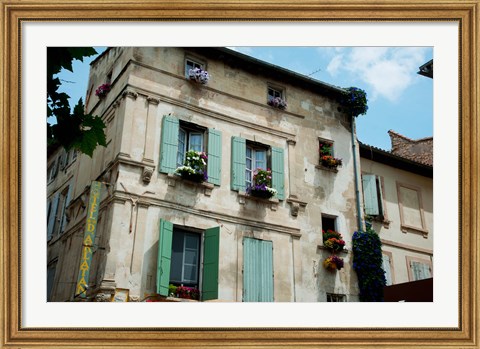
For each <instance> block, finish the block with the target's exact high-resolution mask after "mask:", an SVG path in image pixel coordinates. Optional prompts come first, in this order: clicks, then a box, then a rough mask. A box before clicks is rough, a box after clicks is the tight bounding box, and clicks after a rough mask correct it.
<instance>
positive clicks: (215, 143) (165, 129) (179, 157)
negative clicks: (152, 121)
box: [159, 115, 222, 185]
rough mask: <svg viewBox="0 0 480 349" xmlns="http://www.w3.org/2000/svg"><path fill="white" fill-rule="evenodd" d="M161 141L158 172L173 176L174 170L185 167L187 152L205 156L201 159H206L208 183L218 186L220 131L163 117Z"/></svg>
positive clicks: (220, 159) (172, 117)
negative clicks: (199, 153)
mask: <svg viewBox="0 0 480 349" xmlns="http://www.w3.org/2000/svg"><path fill="white" fill-rule="evenodd" d="M161 137H162V139H161V144H160V166H159V171H160V172H162V173H169V174H174V173H175V172H176V170H177V168H179V167H181V166H182V165H184V164H185V159H186V158H185V155H186V154H187V152H189V151H196V152H202V153H204V154H201V156H202V157H205V158H206V161H204V162H205V163H206V165H205V167H206V170H207V173H206V175H207V181H208V182H209V183H212V184H216V185H220V180H221V162H222V133H221V132H220V131H219V130H216V129H214V128H208V129H207V128H205V127H201V126H199V125H195V124H192V123H187V122H184V121H180V120H179V119H178V118H176V117H174V116H171V115H166V116H164V117H163V120H162V132H161ZM200 161H201V160H200ZM202 170H203V169H202Z"/></svg>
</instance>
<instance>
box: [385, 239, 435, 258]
mask: <svg viewBox="0 0 480 349" xmlns="http://www.w3.org/2000/svg"><path fill="white" fill-rule="evenodd" d="M380 241H381V242H382V244H383V245H387V246H392V247H398V248H401V249H404V250H409V251H412V252H418V253H424V254H428V255H431V256H433V250H428V249H426V248H420V247H417V246H412V245H406V244H402V243H399V242H396V241H391V240H385V239H380Z"/></svg>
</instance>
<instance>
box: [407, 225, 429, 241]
mask: <svg viewBox="0 0 480 349" xmlns="http://www.w3.org/2000/svg"><path fill="white" fill-rule="evenodd" d="M400 230H401V231H402V232H403V233H405V234H407V233H416V234H422V236H423V238H424V239H427V238H428V230H426V229H422V228H416V227H411V226H408V225H403V224H402V225H401V226H400Z"/></svg>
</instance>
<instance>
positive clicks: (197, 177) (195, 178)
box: [180, 172, 204, 183]
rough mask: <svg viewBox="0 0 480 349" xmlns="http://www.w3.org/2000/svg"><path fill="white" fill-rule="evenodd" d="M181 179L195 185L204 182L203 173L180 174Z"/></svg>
mask: <svg viewBox="0 0 480 349" xmlns="http://www.w3.org/2000/svg"><path fill="white" fill-rule="evenodd" d="M180 175H181V176H182V178H183V179H186V180H187V181H192V182H195V183H201V182H203V180H204V176H203V173H190V172H182V173H181V174H180Z"/></svg>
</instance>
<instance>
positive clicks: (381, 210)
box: [376, 177, 385, 216]
mask: <svg viewBox="0 0 480 349" xmlns="http://www.w3.org/2000/svg"><path fill="white" fill-rule="evenodd" d="M376 182H377V183H378V186H377V192H378V214H379V215H383V216H384V215H385V209H384V207H383V193H382V183H381V182H380V177H377V178H376Z"/></svg>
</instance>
